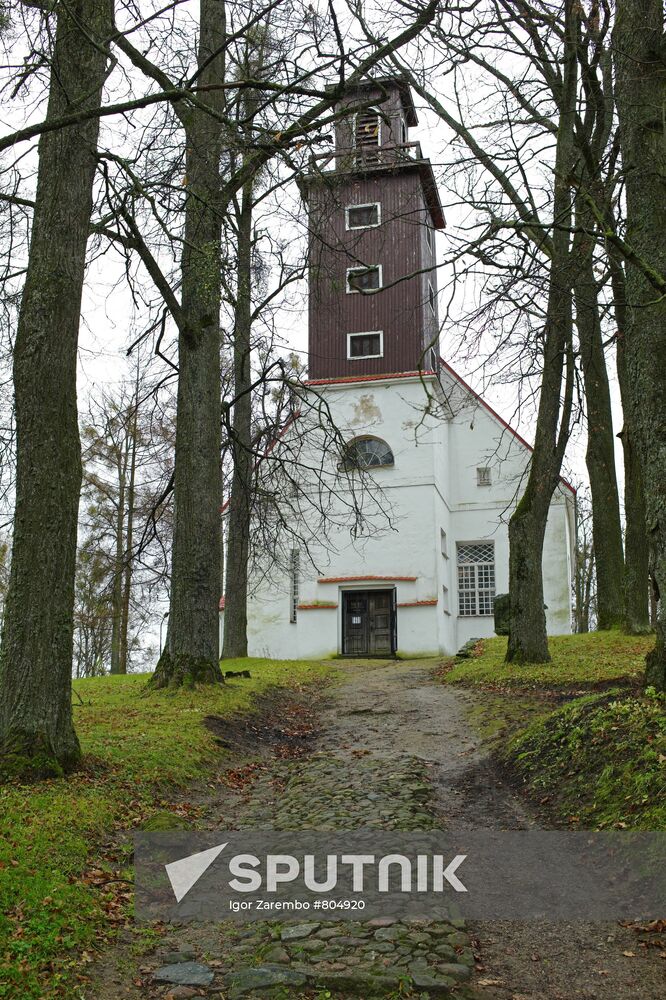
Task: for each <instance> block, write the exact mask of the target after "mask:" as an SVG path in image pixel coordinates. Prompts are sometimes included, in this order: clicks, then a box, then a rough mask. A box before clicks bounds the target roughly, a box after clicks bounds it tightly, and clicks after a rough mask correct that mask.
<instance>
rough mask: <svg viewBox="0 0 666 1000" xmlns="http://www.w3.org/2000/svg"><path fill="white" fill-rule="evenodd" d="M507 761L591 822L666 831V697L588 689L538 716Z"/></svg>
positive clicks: (573, 815) (555, 802)
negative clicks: (591, 692)
mask: <svg viewBox="0 0 666 1000" xmlns="http://www.w3.org/2000/svg"><path fill="white" fill-rule="evenodd" d="M504 757H505V760H506V761H507V762H508V763H510V764H511V765H512V767H513V768H514V770H515V772H516V773H517V774H518V775H519V776H520V777H521V778H522V779H523V781H525V782H526V783H527V785H528V786H529V788H530V789H531V791H532V792H533V794H534V795H535V796H537V797H538V798H539V799H540V800H541V801H543V800H545V799H547V800H548V802H549V804H550V805H551V806H552V807H553V808H554V809H555V811H556V812H557V814H558V815H559V816H561V817H562V818H564V819H566V820H568V821H569V822H570V823H571V824H573V825H579V826H580V828H583V829H591V828H592V829H596V828H598V829H612V828H615V829H632V830H666V700H665V699H664V698H663V697H656V696H652V697H636V696H633V695H627V694H626V693H624V694H619V693H615V694H607V695H588V696H587V697H584V698H577V699H576V700H575V701H573V702H571V703H570V704H569V705H566V706H564V707H563V708H560V709H558V710H556V711H555V712H552V713H551V714H550V715H549V716H548V717H547V718H546V719H541V720H537V721H536V722H534V723H533V724H532V725H531V726H529V727H528V728H527V730H526V731H525V732H523V733H522V734H520V735H518V736H515V737H514V738H513V739H512V740H511V741H510V743H509V745H508V747H507V749H506V751H505V754H504Z"/></svg>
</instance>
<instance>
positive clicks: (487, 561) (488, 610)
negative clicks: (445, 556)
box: [458, 542, 495, 616]
mask: <svg viewBox="0 0 666 1000" xmlns="http://www.w3.org/2000/svg"><path fill="white" fill-rule="evenodd" d="M494 603H495V545H494V543H493V542H459V543H458V613H459V614H460V615H463V616H469V615H492V613H493V605H494Z"/></svg>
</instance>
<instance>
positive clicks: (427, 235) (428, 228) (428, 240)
mask: <svg viewBox="0 0 666 1000" xmlns="http://www.w3.org/2000/svg"><path fill="white" fill-rule="evenodd" d="M425 238H426V243H427V244H428V250H430V252H431V253H432V226H429V225H428V223H427V222H426V224H425Z"/></svg>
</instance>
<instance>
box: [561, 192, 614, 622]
mask: <svg viewBox="0 0 666 1000" xmlns="http://www.w3.org/2000/svg"><path fill="white" fill-rule="evenodd" d="M593 228H594V220H593V218H592V217H591V213H590V211H589V208H588V206H587V204H586V203H584V202H582V201H579V202H578V205H577V211H576V229H577V232H576V236H575V238H574V248H573V254H574V258H575V259H576V262H577V266H576V275H575V281H574V293H575V303H576V327H577V329H578V339H579V343H580V359H581V365H582V369H583V384H584V389H585V404H586V410H587V452H586V456H585V458H586V462H587V471H588V475H589V477H590V492H591V494H592V538H593V542H594V553H595V560H596V572H597V627H598V628H600V629H610V628H620V627H621V626H622V624H623V620H624V596H623V578H624V553H623V549H622V522H621V520H620V498H619V494H618V489H617V477H616V472H615V438H614V436H613V415H612V410H611V398H610V388H609V385H608V371H607V369H606V357H605V354H604V346H603V338H602V334H601V320H600V316H599V301H598V297H597V286H596V281H595V278H594V270H593V267H594V258H593V251H594V238H593V237H592V236H588V235H587V233H588V232H592V231H593Z"/></svg>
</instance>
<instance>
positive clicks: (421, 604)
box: [398, 597, 438, 608]
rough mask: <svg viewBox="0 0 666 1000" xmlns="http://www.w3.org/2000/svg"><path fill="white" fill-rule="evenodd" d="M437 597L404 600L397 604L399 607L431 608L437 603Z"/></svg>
mask: <svg viewBox="0 0 666 1000" xmlns="http://www.w3.org/2000/svg"><path fill="white" fill-rule="evenodd" d="M437 603H438V601H437V598H436V597H435V598H434V600H432V601H404V602H403V603H402V604H398V607H399V608H431V607H433V606H434V605H435V604H437Z"/></svg>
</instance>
